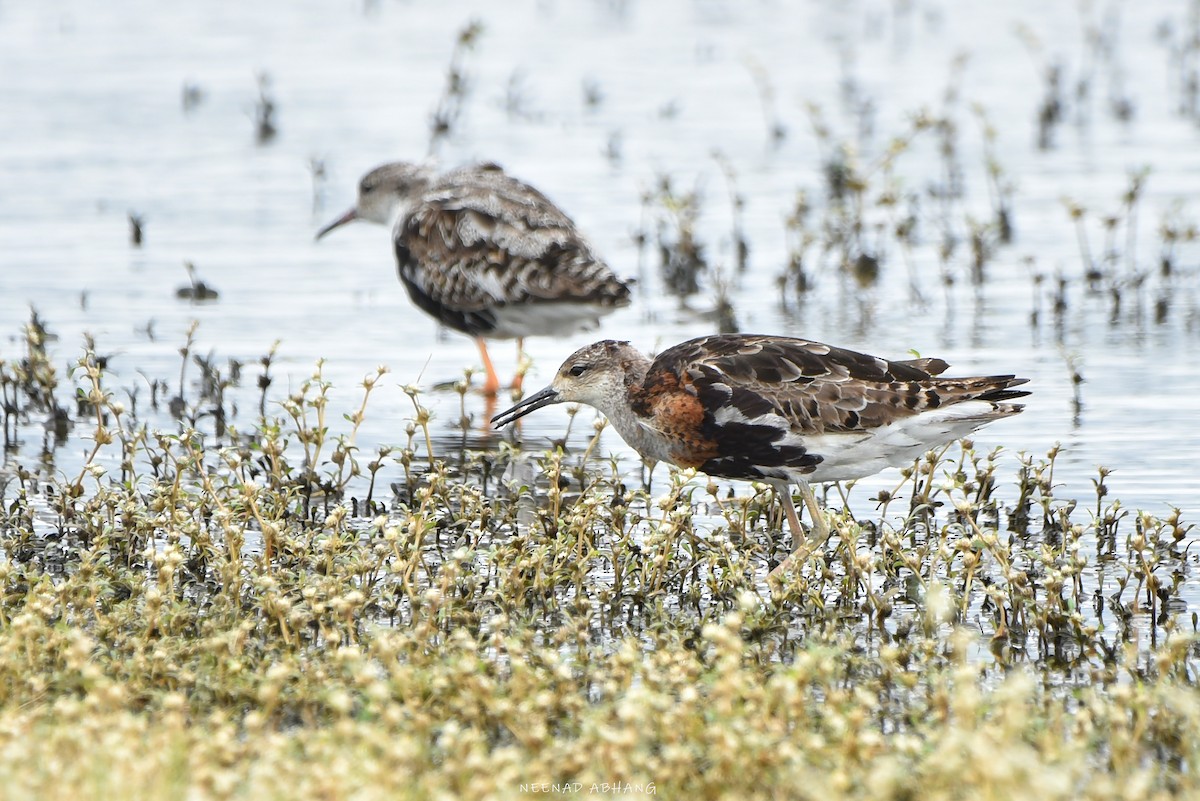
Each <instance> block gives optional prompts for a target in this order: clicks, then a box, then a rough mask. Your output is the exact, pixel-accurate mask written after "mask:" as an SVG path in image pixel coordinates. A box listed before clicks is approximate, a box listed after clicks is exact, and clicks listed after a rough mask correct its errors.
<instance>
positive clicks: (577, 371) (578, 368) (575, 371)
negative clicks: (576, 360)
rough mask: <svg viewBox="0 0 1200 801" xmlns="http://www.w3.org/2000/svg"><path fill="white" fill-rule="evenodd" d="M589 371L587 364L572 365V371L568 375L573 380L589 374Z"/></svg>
mask: <svg viewBox="0 0 1200 801" xmlns="http://www.w3.org/2000/svg"><path fill="white" fill-rule="evenodd" d="M587 369H588V366H587V365H586V364H575V365H572V366H571V369H570V370H568V371H567V375H569V376H571V377H573V378H579V376H581V375H583V374H584V373H586V372H587Z"/></svg>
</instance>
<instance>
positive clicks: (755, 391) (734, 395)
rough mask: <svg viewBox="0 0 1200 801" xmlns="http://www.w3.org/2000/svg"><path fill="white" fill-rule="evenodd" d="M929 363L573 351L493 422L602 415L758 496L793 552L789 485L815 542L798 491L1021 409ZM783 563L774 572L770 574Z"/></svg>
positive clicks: (724, 340)
mask: <svg viewBox="0 0 1200 801" xmlns="http://www.w3.org/2000/svg"><path fill="white" fill-rule="evenodd" d="M947 367H948V365H947V364H946V363H945V362H944V361H942V360H941V359H912V360H908V361H888V360H887V359H881V358H878V357H876V356H868V355H866V354H864V353H856V352H854V351H851V350H845V349H843V348H836V347H833V346H831V345H823V344H821V343H820V342H810V341H809V340H805V339H793V338H790V337H776V336H755V335H741V334H729V335H718V336H709V337H700V338H699V339H692V340H689V341H687V342H684V343H681V344H679V345H676V346H674V347H672V348H669V349H667V350H665V351H663V352H662V353H661V354H659V355H658V357H657V358H655V359H653V360H651V359H650V358H649V357H648V356H646V355H644V354H642V353H641V352H639V351H638V350H636V349H635V348H633V347H631V346H630V345H629V343H628V342H616V341H613V340H604V341H602V342H596V343H594V344H591V345H588V346H587V347H584V348H581V349H579V350H578V351H576V352H575V353H573V354H572V355H571V356H570V357H569V358H568V359H567V360H566V361H565V362H563V364H562V366H561V367H560V368H559V370H558V373H557V375H555V377H554V380H553V381H552V382H551V383H550V386H548V387H546V388H545V389H543V390H541V391H540V392H536V393H534V394H533V395H530V396H529V397H527V398H525V399H524V400H522V401H521V402H519V403H517V404H516V405H515V406H513V407H512V408H511V409H508V410H507V411H504V412H501V413H500V414H498V415H496V416H495V417H493V418H492V422H493V423H494V424H495V425H496V426H497V427H500V426H505V425H507V424H509V423H511V422H513V421H514V420H516V419H518V418H520V417H522V416H524V415H526V414H529V413H530V412H532V411H533V410H535V409H540V408H541V407H543V406H548V405H550V404H552V403H564V402H572V403H586V404H588V405H590V406H594V407H595V408H597V409H599V410H600V411H601V412H603V413H604V414H605V415H606V416H607V417H608V419H609V421H610V422H611V423H612V425H613V427H614V428H616V430H617V433H618V434H620V435H621V437H622V439H624V440H625V442H626V443H628V444H629V446H630V447H631V448H633V449H634V450H636V451H637V452H638V453H640V454H641V455H642V456H643V457H644V458H646V459H649V460H652V461H663V462H670V463H671V464H674V465H678V466H680V467H694V468H696V469H698V470H701V471H703V472H705V473H707V474H709V475H710V476H719V477H721V478H738V479H750V480H760V481H765V482H768V483H770V484H771V485H772V486H774V487H775V488H776V489H777V490H779V493H778V494H779V496H780V497H781V498H782V499H783V507H784V511H785V512H786V513H787V519H788V525H789V526H790V527H791V530H792V536H793V540H794V544H795V549H796V551H798V550H799V548H800V546H801V545H803V543H804V532H803V530H802V529H801V527H800V520H799V518H798V517H797V515H796V508H795V505H794V504H793V503H792V497H791V492H790V490H789V489H788V487H789V485H790V484H793V483H794V484H796V485H798V486H799V488H800V494H801V496H802V497H803V498H804V502H805V504H806V505H807V506H808V509H809V513H810V514H811V515H812V519H813V526H814V528H815V529H816V532H817V536H818V537H819V538H820V540H821V541H822V542H823V541H824V539H825V538H826V537H828V536H829V527H828V525H827V524H826V522H825V519H824V517H823V516H822V514H821V510H820V508H819V507H818V506H817V501H816V498H815V497H814V496H813V493H812V489H811V488H810V487H809V483H810V482H814V481H815V482H826V481H845V480H849V479H856V478H863V477H864V476H869V475H872V474H874V473H877V472H879V471H880V470H883V469H884V468H887V467H901V466H906V465H911V464H912V463H913V461H914V460H915V459H917V458H918V457H920V456H921V455H922V454H923V453H925V452H926V451H927V450H929V449H930V448H936V447H938V446H941V445H945V444H946V443H949V442H953V441H954V440H956V439H959V438H961V437H964V436H966V435H968V434H970V433H971V432H972V431H974V430H975V429H977V428H979V427H980V426H983V425H986V424H988V423H990V422H992V421H993V420H999V419H1001V418H1004V417H1011V416H1012V415H1014V414H1017V413H1019V412H1020V411H1021V409H1022V408H1023V407H1022V406H1021V405H1019V404H1013V403H1006V402H1005V401H1009V400H1012V399H1013V398H1019V397H1022V396H1024V395H1028V394H1029V393H1028V392H1025V391H1021V390H1013V389H1011V387H1015V386H1019V385H1020V384H1024V383H1026V381H1027V379H1024V378H1016V377H1014V376H1011V375H999V376H986V377H969V378H941V377H938V376H939V375H940V374H941V373H942V371H944V370H945V369H946V368H947ZM794 556H795V551H793V553H792V556H789V557H788V559H786V560H784V561H783V562H782V563H781V564H780V565H779V566H778V567H776V569H775V570H774V571H773V572H772V575H776V574H778V573H780V572H782V571H783V570H784V569H785V568H786V567H787V566H788V564H789V563H790V562H791V561H792V557H794Z"/></svg>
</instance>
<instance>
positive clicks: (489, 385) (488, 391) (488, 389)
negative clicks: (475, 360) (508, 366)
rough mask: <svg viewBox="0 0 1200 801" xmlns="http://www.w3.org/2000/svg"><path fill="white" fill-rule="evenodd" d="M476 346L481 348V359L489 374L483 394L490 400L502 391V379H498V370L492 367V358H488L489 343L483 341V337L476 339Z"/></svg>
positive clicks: (484, 384)
mask: <svg viewBox="0 0 1200 801" xmlns="http://www.w3.org/2000/svg"><path fill="white" fill-rule="evenodd" d="M475 344H476V345H477V346H478V347H479V358H480V359H482V360H483V369H484V371H485V372H486V373H487V378H486V379H484V382H483V394H484V395H486V396H488V397H489V398H492V397H495V395H496V392H497V391H498V390H499V389H500V379H499V378H497V377H496V368H495V367H493V366H492V357H491V356H488V350H487V343H486V342H484V341H483V337H475Z"/></svg>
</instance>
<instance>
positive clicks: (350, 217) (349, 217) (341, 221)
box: [317, 209, 358, 239]
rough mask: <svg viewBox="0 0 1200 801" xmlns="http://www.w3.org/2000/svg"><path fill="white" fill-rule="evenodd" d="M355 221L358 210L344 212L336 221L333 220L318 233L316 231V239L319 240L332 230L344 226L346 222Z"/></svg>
mask: <svg viewBox="0 0 1200 801" xmlns="http://www.w3.org/2000/svg"><path fill="white" fill-rule="evenodd" d="M357 219H358V209H350V211H348V212H346V213H345V214H343V215H342V216H341V217H338V218H337V219H336V220H334V221H333V222H331V223H330V224H329V225H327V226H325V227H324V228H322V229H321V230H320V231H317V239H320V238H321V237H323V236H325V234H327V233H329V232H330V231H332V230H333V229H334V228H337V227H339V226H342V225H345V224H346V223H348V222H354V221H355V220H357Z"/></svg>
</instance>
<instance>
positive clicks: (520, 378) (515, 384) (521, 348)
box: [509, 337, 528, 392]
mask: <svg viewBox="0 0 1200 801" xmlns="http://www.w3.org/2000/svg"><path fill="white" fill-rule="evenodd" d="M527 367H528V365H526V363H525V337H517V374H516V375H514V376H513V380H512V384H511V386H510V387H509V389H511V390H513V391H514V392H520V391H521V384H522V383H524V381H525V370H526V369H527Z"/></svg>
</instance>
